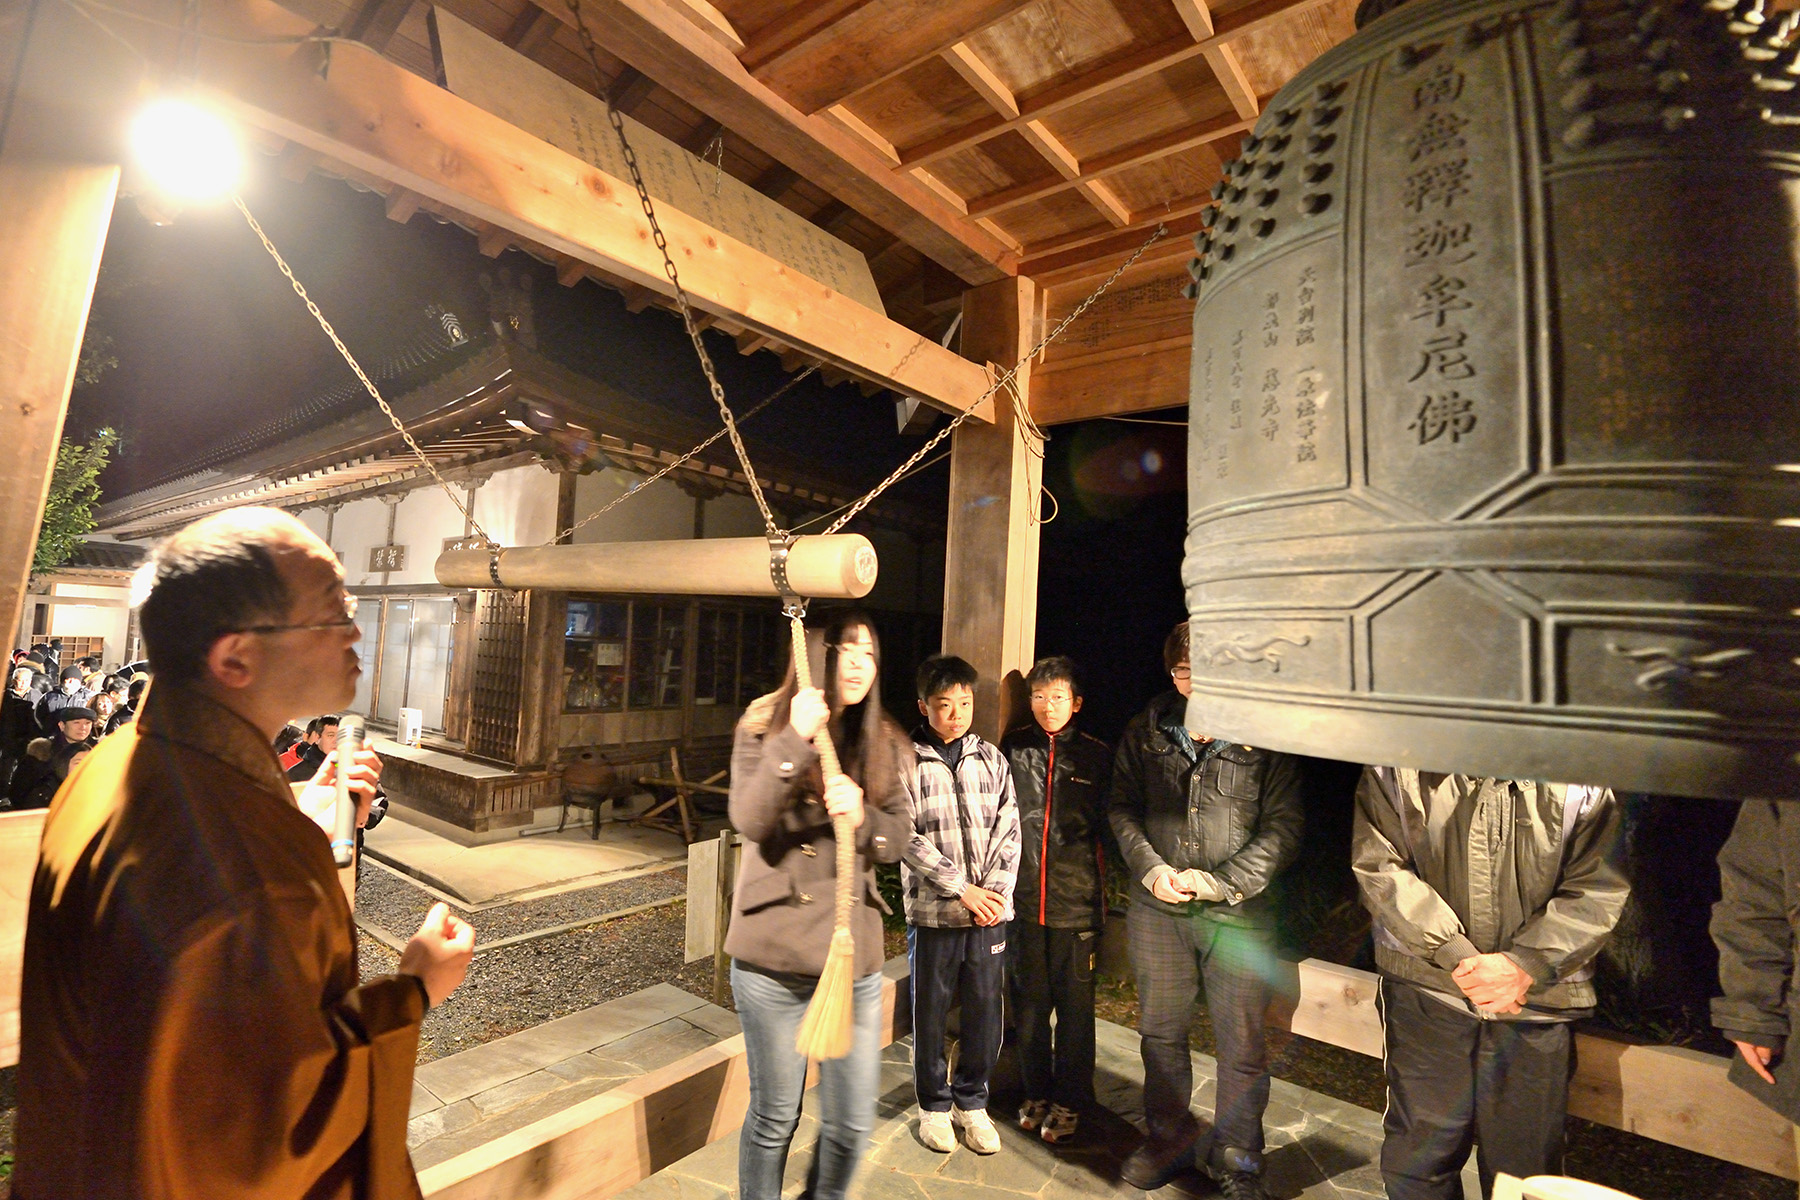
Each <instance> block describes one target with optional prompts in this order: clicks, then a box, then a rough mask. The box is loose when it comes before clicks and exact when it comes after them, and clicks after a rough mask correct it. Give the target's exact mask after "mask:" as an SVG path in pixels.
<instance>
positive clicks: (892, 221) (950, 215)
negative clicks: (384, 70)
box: [533, 0, 1323, 284]
mask: <svg viewBox="0 0 1800 1200" xmlns="http://www.w3.org/2000/svg"><path fill="white" fill-rule="evenodd" d="M533 2H534V3H537V4H538V5H539V6H540V7H542V8H544V9H545V10H547V11H549V12H550V13H551V15H553V16H555V17H556V18H557V19H558V20H560V21H562V22H564V23H565V24H573V21H574V18H573V16H572V14H570V13H569V11H568V8H567V6H566V5H565V4H564V3H563V2H562V0H533ZM1319 2H1323V0H1319ZM796 7H804V6H796ZM582 15H583V17H584V19H585V20H586V21H587V24H588V28H589V30H590V31H591V32H592V33H593V35H594V37H595V38H596V40H598V41H599V42H600V44H601V45H603V46H605V47H606V49H607V52H608V53H609V54H612V55H613V56H615V57H617V58H620V59H622V60H624V61H625V62H627V63H629V64H631V66H632V67H634V68H636V69H637V70H639V71H642V72H644V73H645V74H646V75H648V76H650V77H652V78H654V79H656V80H657V81H658V82H660V83H661V85H662V86H663V87H664V88H665V89H667V90H668V91H669V92H670V93H671V94H672V95H674V96H675V97H676V98H678V99H680V100H681V101H682V102H683V103H685V104H688V105H690V106H692V107H694V108H696V109H699V110H700V111H701V112H703V113H705V114H706V115H707V116H709V117H712V118H713V119H715V120H717V121H719V122H721V123H722V124H724V126H725V127H726V128H727V129H729V130H731V131H732V132H733V133H735V134H737V135H738V136H739V137H741V138H743V139H744V140H746V141H748V142H749V143H750V144H752V145H754V146H756V147H758V148H759V149H761V150H762V151H763V152H764V153H765V154H768V155H769V156H770V157H771V158H774V159H775V160H776V161H777V162H780V163H783V164H785V165H787V166H789V167H791V168H793V169H794V170H795V171H797V172H799V174H800V177H801V178H803V179H808V180H812V181H814V182H815V183H817V184H818V185H819V186H820V187H822V188H824V189H825V190H826V191H828V192H830V193H831V194H832V195H834V196H835V197H837V198H838V199H840V200H843V201H844V202H845V203H846V204H848V205H850V207H852V208H854V209H856V210H857V211H858V212H860V213H862V214H863V215H864V216H866V217H868V218H870V219H871V220H873V221H874V222H876V223H877V224H879V225H881V226H882V227H883V228H885V229H888V230H891V231H892V232H893V233H895V234H896V235H898V236H899V237H902V238H904V239H906V241H907V242H909V243H910V244H912V245H914V246H916V247H918V248H919V250H920V251H922V252H923V253H925V254H926V255H929V256H930V257H931V258H934V259H936V260H937V261H938V262H940V263H942V264H944V266H946V267H948V268H950V269H951V270H953V271H955V272H956V273H957V274H958V275H959V276H961V277H962V278H963V279H964V280H966V281H968V282H969V283H971V284H979V283H987V282H992V281H993V280H995V279H998V278H1001V277H1002V276H1004V275H1007V274H1009V273H1011V272H1012V271H1013V270H1014V266H1015V254H1014V251H1013V250H1012V249H1011V248H1010V247H1009V246H1008V245H1007V243H1006V242H1005V241H1004V240H1002V239H1000V238H997V237H995V236H994V235H993V234H992V233H991V232H989V231H988V230H986V229H983V228H982V227H980V226H979V225H977V224H976V223H974V222H973V221H970V220H968V219H967V218H966V217H964V216H963V214H961V213H960V212H957V211H956V210H955V209H954V208H952V207H950V206H949V205H947V204H945V203H944V201H943V200H942V198H941V197H939V196H938V195H937V194H936V193H934V192H933V191H931V190H930V189H929V188H927V187H925V186H924V185H923V184H921V183H920V182H919V181H918V180H916V179H914V178H912V176H910V175H908V174H906V173H904V172H896V171H894V170H892V169H891V168H892V163H890V162H888V161H886V160H885V159H883V158H882V157H881V156H880V154H879V153H878V152H877V151H875V150H874V149H872V148H871V147H870V146H869V145H868V143H866V142H864V141H863V140H862V139H860V138H858V137H857V136H856V135H854V134H851V133H850V132H848V131H847V130H845V129H843V128H842V127H841V126H840V125H838V124H837V123H835V122H833V121H831V120H830V119H829V118H827V117H825V116H824V115H823V114H813V115H810V116H809V115H807V114H805V113H802V112H800V111H799V110H798V109H796V108H795V107H794V106H793V105H792V104H790V103H788V102H787V101H786V100H784V99H782V98H781V97H780V96H779V95H777V94H776V93H775V92H773V91H771V90H770V89H769V88H768V87H767V86H765V85H764V84H763V83H761V82H760V81H758V80H757V79H755V78H753V77H752V76H751V75H750V73H749V72H748V71H747V70H745V69H744V66H743V64H742V63H740V62H739V61H738V60H737V59H736V58H735V57H733V56H732V55H731V54H729V53H728V52H727V51H726V50H725V48H724V47H722V46H720V45H719V44H718V43H717V42H714V41H713V40H712V39H710V38H707V37H705V36H704V35H701V36H695V34H694V30H693V24H692V22H691V21H689V20H688V19H687V18H686V17H684V16H682V15H681V14H680V13H679V12H677V11H675V10H674V9H673V8H672V7H671V4H670V0H584V2H583V5H582ZM955 40H957V39H951V41H955Z"/></svg>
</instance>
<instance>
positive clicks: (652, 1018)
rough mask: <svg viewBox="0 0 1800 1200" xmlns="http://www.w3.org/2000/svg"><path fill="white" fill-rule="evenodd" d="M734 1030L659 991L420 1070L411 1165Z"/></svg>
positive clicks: (723, 1019)
mask: <svg viewBox="0 0 1800 1200" xmlns="http://www.w3.org/2000/svg"><path fill="white" fill-rule="evenodd" d="M552 1027H554V1028H552ZM737 1032H738V1027H737V1018H736V1016H735V1015H734V1014H732V1013H729V1012H727V1011H726V1010H724V1009H722V1008H719V1007H717V1006H715V1005H712V1004H708V1003H707V1002H706V1001H704V1000H701V999H699V998H698V997H696V996H692V995H689V994H688V993H686V992H684V991H682V990H681V989H679V988H676V987H672V986H670V985H668V984H658V985H657V986H655V987H652V988H646V989H645V990H644V991H641V992H636V993H634V994H632V995H630V996H625V997H622V998H620V999H618V1000H613V1001H609V1002H608V1003H606V1004H600V1005H596V1006H594V1007H593V1008H590V1009H586V1010H584V1011H582V1012H579V1013H574V1014H572V1015H570V1016H567V1017H563V1018H561V1019H560V1020H557V1021H551V1022H548V1023H546V1024H544V1025H539V1026H536V1027H535V1028H532V1029H527V1030H525V1031H523V1032H521V1033H516V1034H513V1035H512V1036H510V1037H505V1038H501V1039H499V1040H498V1041H494V1042H489V1043H488V1044H487V1045H485V1046H476V1047H474V1048H472V1049H469V1050H464V1051H463V1052H462V1053H460V1054H454V1055H451V1056H450V1057H449V1058H442V1059H439V1060H437V1061H436V1062H433V1063H428V1064H426V1065H425V1066H423V1067H420V1068H419V1069H418V1071H417V1073H416V1075H415V1079H414V1083H413V1102H412V1113H411V1120H410V1121H409V1122H408V1125H407V1145H408V1147H409V1148H410V1149H411V1151H412V1157H413V1165H414V1166H415V1167H416V1168H417V1169H419V1170H424V1169H425V1168H427V1167H430V1166H435V1165H436V1164H438V1163H440V1162H443V1161H445V1160H446V1159H449V1158H452V1157H454V1156H456V1155H458V1154H461V1153H463V1152H464V1151H467V1150H472V1149H474V1148H476V1147H477V1146H481V1145H485V1144H486V1143H488V1142H490V1141H492V1140H494V1139H495V1138H497V1137H500V1136H502V1135H503V1134H507V1133H511V1132H512V1131H513V1130H515V1129H520V1128H523V1127H524V1126H526V1125H529V1124H531V1123H532V1122H533V1121H538V1120H541V1119H542V1118H544V1117H548V1116H551V1115H553V1114H555V1113H558V1112H561V1111H562V1110H563V1109H565V1108H569V1107H571V1106H573V1105H575V1104H578V1103H580V1102H581V1101H583V1100H586V1099H588V1098H589V1097H591V1096H596V1095H599V1094H600V1093H601V1092H604V1091H607V1090H608V1089H610V1088H614V1087H617V1086H619V1085H620V1084H621V1083H624V1082H626V1081H628V1080H632V1079H636V1078H637V1077H639V1076H640V1075H643V1074H645V1073H647V1072H650V1071H654V1070H656V1069H657V1068H659V1067H662V1066H666V1065H668V1064H669V1063H672V1062H675V1061H676V1060H678V1059H681V1058H685V1057H687V1056H688V1055H690V1054H692V1053H694V1052H695V1051H698V1050H703V1049H705V1048H706V1047H708V1046H711V1045H714V1044H716V1043H718V1042H720V1041H723V1040H724V1039H725V1038H726V1037H730V1036H733V1035H735V1034H736V1033H737ZM734 1145H735V1143H734ZM734 1153H735V1151H734ZM735 1161H736V1160H735V1159H734V1160H733V1162H734V1163H735Z"/></svg>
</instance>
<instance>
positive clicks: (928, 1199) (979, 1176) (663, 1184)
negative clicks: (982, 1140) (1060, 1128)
mask: <svg viewBox="0 0 1800 1200" xmlns="http://www.w3.org/2000/svg"><path fill="white" fill-rule="evenodd" d="M1096 1032H1097V1035H1098V1036H1097V1039H1096V1040H1097V1042H1098V1047H1097V1056H1096V1057H1097V1068H1098V1069H1097V1072H1096V1079H1095V1084H1096V1090H1097V1091H1098V1092H1099V1094H1100V1098H1101V1103H1102V1105H1103V1106H1104V1109H1103V1111H1101V1112H1099V1113H1097V1114H1093V1115H1091V1116H1089V1117H1088V1118H1087V1119H1085V1120H1084V1122H1083V1124H1082V1131H1081V1136H1080V1138H1079V1139H1078V1140H1077V1141H1076V1143H1075V1144H1074V1145H1073V1146H1066V1147H1052V1146H1049V1145H1047V1144H1046V1143H1044V1142H1043V1141H1042V1140H1041V1139H1039V1138H1037V1137H1034V1136H1032V1135H1029V1134H1027V1133H1025V1132H1024V1131H1022V1130H1020V1129H1019V1128H1018V1126H1017V1125H1016V1124H1015V1120H1016V1117H1017V1103H1018V1094H1017V1077H1016V1072H1015V1071H1014V1069H1013V1065H1012V1062H1011V1053H1010V1051H1008V1052H1006V1053H1003V1054H1002V1056H1001V1062H1000V1066H999V1067H998V1068H997V1069H996V1071H995V1077H994V1098H993V1101H992V1103H991V1105H990V1108H991V1110H992V1112H993V1115H994V1122H995V1124H996V1125H997V1126H999V1128H1000V1140H1001V1147H1002V1148H1001V1151H1000V1153H999V1154H996V1155H993V1156H990V1157H983V1156H981V1155H977V1154H975V1153H973V1152H972V1151H970V1150H969V1149H967V1148H966V1147H962V1146H959V1147H958V1148H957V1150H956V1151H955V1152H954V1153H951V1154H939V1153H937V1152H935V1151H933V1150H929V1149H927V1148H926V1147H925V1145H924V1144H923V1143H921V1142H920V1141H919V1138H918V1133H917V1125H918V1110H917V1108H916V1107H915V1105H914V1102H913V1082H912V1067H911V1047H910V1041H908V1042H897V1043H895V1044H894V1045H892V1046H890V1047H888V1048H887V1049H886V1050H885V1051H884V1052H883V1056H882V1068H881V1083H880V1093H879V1095H878V1096H877V1100H876V1115H875V1128H874V1130H873V1132H872V1133H871V1135H870V1140H869V1151H868V1154H867V1156H866V1158H865V1160H864V1163H863V1167H862V1170H861V1171H860V1172H859V1173H858V1175H857V1178H856V1182H855V1183H854V1184H852V1186H851V1196H852V1197H853V1200H1025V1198H1026V1197H1031V1198H1033V1200H1203V1198H1206V1200H1210V1198H1211V1197H1215V1196H1217V1195H1218V1191H1217V1189H1216V1187H1215V1186H1214V1185H1213V1183H1212V1182H1211V1180H1209V1179H1207V1178H1206V1177H1205V1176H1204V1175H1201V1174H1198V1173H1193V1172H1190V1173H1188V1174H1186V1175H1184V1176H1182V1177H1181V1178H1179V1179H1177V1180H1175V1181H1174V1182H1173V1183H1171V1184H1169V1185H1168V1186H1167V1187H1164V1188H1162V1189H1159V1190H1158V1191H1156V1192H1154V1193H1149V1194H1148V1195H1146V1193H1143V1192H1140V1191H1138V1190H1137V1189H1135V1188H1133V1187H1131V1186H1129V1185H1128V1184H1126V1183H1124V1182H1123V1181H1122V1180H1121V1179H1120V1178H1119V1164H1120V1162H1121V1161H1122V1160H1123V1159H1124V1157H1125V1156H1126V1155H1127V1154H1129V1153H1130V1152H1131V1151H1132V1150H1134V1149H1135V1148H1136V1147H1137V1145H1138V1143H1139V1142H1140V1141H1142V1139H1143V1134H1142V1121H1143V1117H1142V1107H1143V1062H1142V1059H1141V1058H1140V1057H1139V1053H1138V1039H1137V1034H1136V1033H1135V1032H1133V1031H1132V1030H1129V1029H1125V1028H1122V1027H1121V1026H1118V1025H1113V1024H1110V1023H1108V1022H1105V1021H1102V1022H1099V1024H1098V1029H1097V1031H1096ZM1193 1058H1194V1085H1195V1086H1194V1107H1195V1111H1196V1112H1198V1113H1199V1114H1200V1115H1201V1116H1202V1117H1204V1118H1208V1119H1210V1117H1211V1115H1212V1108H1211V1105H1212V1096H1213V1092H1214V1089H1215V1087H1216V1081H1215V1064H1214V1061H1213V1060H1212V1059H1211V1058H1210V1057H1208V1056H1206V1055H1203V1054H1195V1055H1194V1056H1193ZM816 1104H817V1094H816V1092H808V1093H807V1099H806V1104H805V1109H804V1111H805V1114H806V1115H805V1116H804V1117H803V1118H802V1122H801V1128H800V1131H799V1132H798V1133H797V1134H796V1135H795V1138H794V1144H793V1149H792V1151H791V1152H790V1155H789V1158H788V1167H787V1171H786V1178H787V1182H788V1187H787V1188H786V1189H784V1191H785V1193H786V1194H788V1195H794V1194H796V1193H797V1192H798V1191H799V1190H800V1189H801V1187H802V1185H803V1182H804V1179H805V1176H806V1171H807V1170H808V1168H809V1167H810V1165H811V1161H812V1156H813V1148H814V1145H815V1143H816V1141H817V1123H816V1119H815V1118H816ZM1264 1128H1265V1131H1266V1133H1267V1138H1268V1151H1267V1154H1266V1156H1265V1165H1264V1171H1265V1181H1266V1184H1267V1186H1268V1190H1269V1193H1270V1195H1271V1196H1273V1197H1275V1198H1276V1200H1379V1198H1380V1197H1382V1196H1383V1195H1384V1194H1385V1191H1384V1189H1383V1186H1382V1182H1381V1174H1380V1170H1379V1166H1378V1156H1379V1153H1380V1147H1381V1114H1379V1113H1375V1112H1370V1111H1369V1110H1367V1109H1363V1108H1358V1107H1357V1106H1355V1105H1352V1104H1346V1103H1345V1102H1343V1101H1341V1100H1337V1099H1334V1098H1332V1097H1329V1096H1322V1095H1320V1094H1318V1093H1316V1092H1311V1091H1308V1090H1307V1089H1305V1088H1301V1087H1297V1086H1295V1085H1293V1084H1291V1083H1287V1082H1285V1081H1283V1080H1279V1079H1278V1080H1275V1081H1274V1084H1273V1086H1272V1088H1271V1089H1270V1104H1269V1110H1268V1113H1267V1117H1266V1120H1265V1123H1264ZM737 1154H738V1135H737V1134H735V1133H734V1134H732V1135H730V1136H728V1137H725V1138H722V1139H720V1140H719V1141H717V1142H714V1143H713V1144H712V1145H710V1146H708V1147H706V1148H705V1149H703V1150H701V1151H699V1152H697V1153H695V1154H692V1155H690V1156H688V1157H687V1158H684V1159H682V1160H681V1161H680V1162H677V1163H673V1164H671V1165H670V1166H669V1167H667V1168H665V1169H664V1170H663V1171H661V1172H658V1173H657V1174H656V1175H654V1176H652V1177H651V1178H649V1179H647V1180H645V1181H644V1182H642V1183H640V1184H638V1185H637V1186H636V1187H633V1188H629V1189H627V1190H626V1191H624V1192H622V1193H620V1197H619V1200H719V1198H720V1197H725V1196H733V1195H735V1194H736V1188H737ZM1463 1186H1464V1189H1465V1193H1466V1196H1467V1197H1468V1200H1479V1197H1480V1189H1479V1187H1478V1185H1477V1183H1476V1181H1475V1173H1474V1169H1473V1166H1472V1165H1471V1167H1470V1169H1469V1170H1468V1171H1466V1172H1465V1173H1464V1176H1463Z"/></svg>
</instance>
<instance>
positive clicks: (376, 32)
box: [344, 0, 413, 50]
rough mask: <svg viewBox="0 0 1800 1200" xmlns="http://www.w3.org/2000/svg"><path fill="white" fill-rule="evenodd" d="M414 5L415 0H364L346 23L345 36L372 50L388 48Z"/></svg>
mask: <svg viewBox="0 0 1800 1200" xmlns="http://www.w3.org/2000/svg"><path fill="white" fill-rule="evenodd" d="M412 5H413V0H362V3H361V4H359V5H357V6H356V9H355V12H354V13H353V14H352V15H351V17H350V20H349V21H347V22H346V23H345V25H344V36H345V37H347V38H350V39H351V40H353V41H358V42H361V43H362V44H363V45H365V46H367V47H369V48H370V49H371V50H386V49H387V44H388V43H389V42H391V41H393V40H394V34H395V33H396V32H397V31H398V30H399V28H400V22H402V21H404V20H405V19H406V14H407V13H409V12H411V11H412Z"/></svg>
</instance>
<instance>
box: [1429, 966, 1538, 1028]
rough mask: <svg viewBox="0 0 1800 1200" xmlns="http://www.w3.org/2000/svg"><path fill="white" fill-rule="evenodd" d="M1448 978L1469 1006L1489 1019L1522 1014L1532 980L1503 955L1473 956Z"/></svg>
mask: <svg viewBox="0 0 1800 1200" xmlns="http://www.w3.org/2000/svg"><path fill="white" fill-rule="evenodd" d="M1450 978H1452V979H1454V980H1455V981H1456V986H1457V987H1459V988H1461V989H1462V994H1463V995H1464V996H1466V997H1467V998H1468V1000H1469V1003H1470V1004H1473V1005H1474V1006H1475V1007H1476V1009H1477V1010H1479V1011H1480V1012H1483V1013H1486V1014H1488V1015H1490V1016H1510V1015H1512V1014H1513V1013H1517V1012H1522V1011H1524V1007H1525V993H1526V992H1529V991H1530V990H1531V986H1532V984H1533V983H1534V982H1536V981H1535V980H1533V979H1532V977H1531V972H1530V971H1527V970H1526V969H1525V968H1524V967H1521V966H1520V965H1519V964H1518V963H1516V962H1514V961H1513V960H1512V959H1510V958H1508V957H1507V956H1506V955H1504V954H1473V955H1470V956H1469V957H1468V958H1465V959H1463V960H1462V961H1461V962H1460V963H1458V964H1456V970H1454V971H1452V972H1450Z"/></svg>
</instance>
